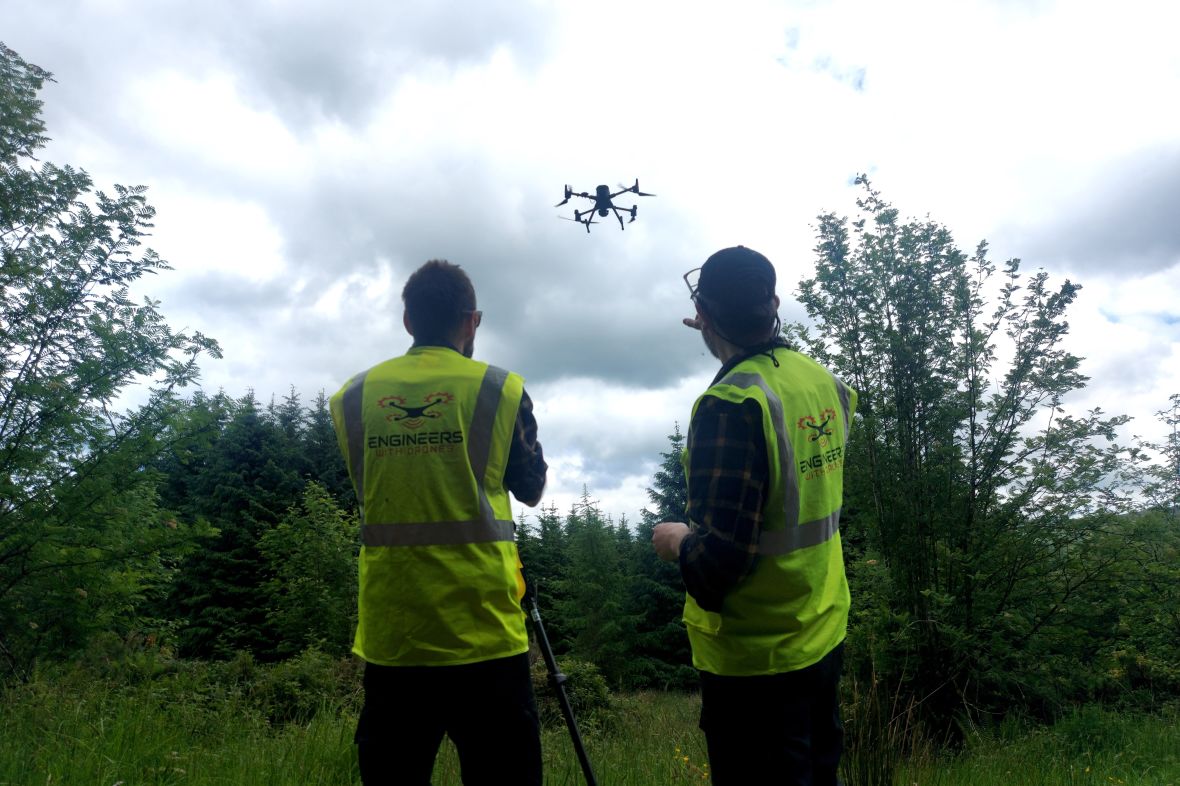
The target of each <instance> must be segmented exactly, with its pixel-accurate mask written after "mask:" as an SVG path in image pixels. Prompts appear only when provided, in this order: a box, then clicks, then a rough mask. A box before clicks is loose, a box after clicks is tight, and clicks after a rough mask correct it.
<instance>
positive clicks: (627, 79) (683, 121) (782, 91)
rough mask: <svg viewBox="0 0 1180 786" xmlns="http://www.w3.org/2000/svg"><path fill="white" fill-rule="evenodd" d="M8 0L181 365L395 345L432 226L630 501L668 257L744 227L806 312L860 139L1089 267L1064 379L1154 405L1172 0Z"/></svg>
mask: <svg viewBox="0 0 1180 786" xmlns="http://www.w3.org/2000/svg"><path fill="white" fill-rule="evenodd" d="M0 5H3V6H4V7H3V13H4V18H5V19H6V21H10V20H11V23H10V25H8V26H6V27H8V30H7V31H6V36H8V37H7V38H6V39H5V40H6V43H7V44H8V45H10V46H12V47H13V48H15V49H16V50H17V51H18V52H20V53H21V54H22V55H23V56H24V57H26V58H27V59H29V60H30V61H32V62H35V63H38V64H39V65H42V66H44V67H46V68H48V69H50V70H51V71H54V72H56V73H57V75H58V79H59V80H60V81H59V84H55V85H50V86H48V87H47V88H46V90H45V93H44V97H45V100H46V102H47V103H46V117H47V120H48V122H49V130H50V135H51V136H53V137H54V138H55V139H54V142H53V143H52V145H51V147H50V148H49V150H47V151H46V156H45V158H47V159H48V160H51V161H54V162H57V163H73V164H76V165H80V166H83V167H85V168H86V169H87V170H88V171H90V172H91V174H92V175H93V176H94V178H95V180H96V182H97V183H98V184H99V186H100V187H107V186H109V184H110V183H113V182H120V183H147V184H149V185H150V186H151V187H152V190H151V191H150V192H149V199H150V201H151V202H152V203H153V204H154V205H155V206H156V207H157V208H158V211H159V213H158V217H157V224H158V231H157V234H156V236H155V237H153V238H152V239H151V244H152V245H153V246H154V247H155V248H156V249H157V250H158V251H159V252H160V253H161V255H162V256H164V258H166V259H169V260H171V261H173V262H174V263H175V264H176V267H177V270H176V271H175V272H174V273H171V274H168V275H167V276H164V277H160V278H159V279H158V280H153V281H150V282H147V283H148V284H150V286H151V287H153V288H154V290H153V291H152V292H151V294H154V295H156V296H159V297H161V298H162V299H163V300H164V311H165V313H166V314H167V315H168V316H169V318H170V321H171V322H172V323H174V324H176V325H177V326H189V327H193V328H196V329H200V330H202V331H205V332H207V333H208V334H210V335H212V336H214V337H216V338H218V339H219V340H220V341H221V343H222V346H223V348H224V349H225V351H226V359H225V360H223V361H220V362H209V363H207V364H206V369H205V379H206V383H207V385H209V386H212V387H217V386H224V387H225V388H226V389H227V391H229V392H231V393H233V394H239V393H241V392H242V391H244V389H245V388H246V387H247V386H253V387H254V388H255V389H256V390H257V391H258V394H259V396H260V397H262V398H267V397H269V394H270V393H271V392H275V393H278V394H280V395H281V394H283V393H285V392H286V390H287V386H288V385H290V384H295V385H296V387H297V388H298V389H300V390H301V391H302V392H303V393H304V395H305V397H310V396H312V395H314V393H315V391H317V390H319V389H326V390H328V391H329V392H331V391H332V390H335V389H336V387H338V386H339V384H341V383H342V382H343V381H344V379H346V378H347V377H348V376H349V375H350V374H352V373H354V372H356V371H358V370H360V369H362V368H365V367H368V366H370V365H372V364H373V363H375V362H377V361H379V360H381V359H382V358H384V357H388V356H390V355H393V354H397V353H400V352H401V351H403V350H404V348H405V347H406V346H407V345H408V344H409V339H408V337H407V336H406V335H405V333H404V331H403V330H402V327H401V323H400V314H401V311H400V301H399V295H400V291H401V287H402V285H403V284H404V281H405V278H406V276H408V274H409V272H410V271H412V270H413V269H414V268H415V267H416V266H417V265H418V264H420V263H421V262H422V261H424V260H425V259H427V258H429V257H435V256H442V257H448V258H451V259H452V261H456V262H459V263H461V264H462V265H463V266H464V268H465V269H467V270H468V271H469V272H470V273H471V275H472V277H473V279H474V280H475V282H476V286H477V290H478V292H479V297H480V304H481V306H482V307H484V308H485V310H486V313H487V319H486V325H485V327H484V328H483V329H482V332H481V339H480V343H479V344H478V346H477V354H478V355H480V356H481V357H484V358H486V359H488V360H490V361H491V362H495V363H499V364H502V365H508V366H510V367H512V368H514V369H517V370H519V371H521V372H522V373H524V374H525V376H526V377H527V378H528V379H529V391H530V394H531V395H533V397H534V399H535V400H536V402H537V407H538V418H539V422H540V427H541V439H542V442H543V443H544V445H545V449H546V455H547V457H548V459H549V461H550V464H551V466H552V468H553V476H552V479H551V482H550V497H549V499H552V500H555V501H558V503H559V507H561V508H562V509H563V511H564V510H565V509H568V505H569V504H570V503H572V501H574V500H575V499H576V498H577V497H579V496H580V494H581V489H582V483H583V482H585V483H587V484H588V485H589V487H590V488H589V490H590V493H591V495H592V496H593V497H595V498H598V499H600V500H601V502H602V506H603V509H604V511H605V512H608V513H612V514H614V515H615V516H616V517H617V516H618V515H620V514H623V513H626V514H627V516H628V517H629V518H632V519H634V517H635V516H636V515H637V513H638V509H639V508H640V507H642V506H643V505H644V504H646V495H645V494H644V493H643V488H644V487H645V486H646V485H647V484H648V483H649V482H650V481H649V479H650V473H651V471H653V470H654V466H655V462H656V461H657V460H658V457H659V453H660V452H661V451H663V450H664V449H665V448H666V445H667V440H666V434H667V433H668V432H669V431H670V429H671V427H672V423H673V422H674V421H679V422H680V424H681V427H682V428H686V424H687V418H688V412H689V408H690V407H691V403H692V400H693V398H694V397H695V396H696V395H697V394H698V393H699V392H700V391H701V390H702V389H703V388H704V387H705V385H707V383H708V380H709V378H710V377H711V373H712V369H714V368H715V364H714V363H713V361H712V359H711V358H709V357H705V356H703V350H702V348H701V347H700V342H699V339H697V338H696V337H694V336H691V335H689V334H687V332H686V331H684V329H683V328H682V327H680V326H679V319H680V317H682V316H686V315H687V306H688V303H687V300H686V297H685V293H684V292H683V291H682V290H681V287H682V284H681V282H680V275H681V274H682V273H683V272H684V271H685V270H687V269H688V268H691V267H695V266H697V265H699V264H700V263H701V262H702V261H703V260H704V258H705V257H706V256H707V255H708V254H709V253H711V252H712V251H714V250H716V249H717V248H720V247H723V246H729V245H734V244H737V243H743V244H746V245H749V246H752V247H754V248H757V249H759V250H760V251H763V252H764V253H766V254H767V255H768V256H769V257H770V258H771V259H772V260H773V261H774V262H775V264H776V267H777V269H778V272H779V278H780V286H779V291H780V295H782V296H783V298H784V306H783V312H784V315H785V316H791V315H793V314H798V311H799V309H798V306H797V304H794V303H792V302H791V300H790V299H791V296H792V294H793V293H794V291H795V285H796V283H797V282H798V281H799V280H800V279H802V278H805V277H807V276H808V275H810V272H811V270H812V258H813V253H812V246H813V244H814V238H813V234H812V231H811V229H810V228H809V224H810V223H811V222H812V221H813V219H814V217H815V215H816V214H817V213H819V212H820V211H823V210H833V211H835V212H837V213H839V214H844V215H849V214H852V213H854V212H855V210H856V209H855V204H854V199H855V195H856V192H855V191H854V190H853V189H852V188H851V187H850V186H849V179H850V177H851V176H852V175H853V174H854V173H857V172H869V173H870V174H871V175H872V177H873V182H874V184H875V186H877V187H878V188H880V189H881V190H882V191H883V193H884V196H885V198H886V199H888V200H889V201H891V202H892V203H893V204H895V205H896V206H897V207H898V208H899V210H900V211H901V212H902V213H903V214H905V215H916V216H922V215H925V214H927V213H929V214H930V215H931V217H932V218H933V219H934V220H936V221H939V222H941V223H944V224H946V225H947V226H948V228H949V229H950V230H951V231H952V233H953V234H954V236H955V237H956V239H957V241H958V243H959V245H960V247H962V248H966V249H973V248H974V246H975V244H976V242H977V241H978V240H980V239H983V238H987V239H989V240H991V241H993V257H994V258H996V259H1003V258H1006V257H1008V256H1022V257H1025V259H1026V265H1025V267H1026V269H1031V268H1035V267H1037V266H1041V265H1044V266H1045V267H1046V268H1048V269H1050V271H1051V272H1052V273H1053V278H1054V280H1060V279H1061V278H1064V277H1065V276H1070V277H1072V278H1074V279H1075V280H1078V281H1080V283H1082V284H1083V286H1084V289H1083V290H1082V294H1081V296H1080V297H1079V300H1078V302H1077V304H1076V306H1075V309H1074V310H1073V311H1072V312H1071V315H1070V318H1071V323H1072V325H1073V334H1072V336H1071V339H1070V341H1071V342H1074V343H1071V347H1072V348H1073V349H1074V351H1075V352H1076V353H1077V354H1081V355H1084V356H1085V357H1086V358H1087V360H1086V363H1085V365H1084V366H1083V371H1084V372H1085V373H1087V374H1089V375H1090V376H1091V377H1092V381H1091V383H1090V386H1089V387H1088V388H1087V390H1086V391H1084V392H1083V393H1080V394H1078V395H1077V396H1076V397H1074V398H1072V399H1071V405H1076V406H1089V405H1092V404H1094V405H1096V404H1101V406H1102V407H1103V408H1104V409H1105V410H1107V411H1109V412H1112V413H1113V412H1123V411H1126V412H1131V413H1132V414H1136V415H1137V417H1139V418H1140V420H1139V421H1138V422H1137V425H1139V426H1143V428H1142V430H1143V431H1144V432H1148V431H1149V429H1148V428H1147V425H1149V424H1145V423H1144V418H1143V416H1144V415H1145V414H1149V413H1151V412H1154V411H1155V410H1157V409H1159V408H1161V407H1162V406H1163V403H1164V402H1166V400H1167V395H1168V394H1170V393H1172V392H1176V391H1177V390H1180V380H1178V379H1177V373H1180V372H1178V371H1177V369H1180V336H1178V335H1177V323H1176V322H1175V321H1169V320H1171V319H1173V318H1174V317H1175V316H1176V310H1175V306H1174V305H1172V304H1174V303H1176V302H1180V299H1178V298H1177V295H1180V293H1178V292H1177V291H1176V288H1177V284H1176V281H1177V278H1178V276H1177V267H1176V265H1177V263H1178V262H1180V259H1176V258H1175V251H1176V247H1175V237H1176V235H1175V230H1174V228H1172V227H1171V226H1165V224H1166V223H1167V219H1168V217H1169V216H1174V215H1175V214H1176V213H1177V212H1178V211H1180V205H1176V204H1175V193H1176V192H1175V190H1174V189H1171V190H1169V188H1168V187H1169V186H1170V184H1171V183H1172V182H1173V180H1172V178H1171V176H1170V174H1169V173H1171V172H1172V171H1173V170H1172V169H1171V168H1168V167H1167V166H1165V167H1162V169H1161V172H1160V174H1159V176H1158V177H1156V178H1154V179H1153V178H1152V177H1151V172H1152V170H1153V167H1155V168H1160V166H1161V165H1157V164H1156V163H1153V162H1158V161H1165V162H1167V161H1174V160H1176V159H1175V151H1176V140H1177V139H1180V112H1177V110H1176V109H1175V107H1174V104H1175V101H1174V100H1172V96H1174V95H1175V94H1177V92H1180V49H1177V47H1175V46H1174V44H1173V41H1172V38H1173V36H1174V31H1175V30H1176V29H1177V26H1178V25H1177V22H1180V10H1177V8H1176V7H1173V6H1172V5H1169V4H1165V3H1159V2H1154V0H1128V2H1125V3H1121V4H1118V5H1111V4H1109V3H1098V2H1096V1H1095V0H1060V1H1059V2H1048V1H1046V2H1031V3H1026V2H1017V3H1013V2H997V1H995V0H965V1H964V2H956V3H945V2H939V1H938V0H912V1H911V2H901V3H888V4H883V3H877V2H868V0H833V2H797V3H781V2H770V1H769V0H766V1H763V0H754V1H753V2H748V3H738V4H732V3H731V4H718V3H712V4H705V3H685V2H671V0H653V2H644V3H628V2H624V1H623V0H602V2H597V3H574V4H568V3H554V2H536V3H524V4H522V3H515V2H491V1H489V2H487V3H481V4H478V6H473V5H470V4H457V3H442V4H430V3H425V2H410V3H404V4H401V5H399V6H397V8H394V7H393V6H389V5H387V4H380V3H370V2H349V3H345V4H344V5H343V6H333V7H330V8H329V7H327V6H322V5H316V4H311V3H295V4H280V5H275V4H271V3H265V2H242V3H239V2H228V1H219V0H213V1H211V2H209V3H205V4H201V5H200V6H199V7H198V6H193V5H191V4H184V3H180V2H162V3H158V4H155V5H152V6H151V7H150V8H148V7H145V6H139V5H135V4H125V3H118V2H114V3H74V4H73V5H70V4H59V3H36V4H34V3H23V4H15V3H5V2H4V0H0ZM95 40H102V41H104V42H105V46H103V47H96V46H95V45H94V41H95ZM1169 166H1170V165H1169ZM1164 170H1166V171H1164ZM635 178H639V180H640V183H641V185H642V187H643V188H644V190H649V191H653V192H655V193H656V194H658V196H657V197H655V198H651V199H645V200H642V201H641V202H640V203H639V204H640V210H639V219H638V221H637V222H636V223H635V224H631V225H628V226H627V229H626V231H624V232H620V231H619V230H618V227H617V225H612V224H611V223H609V222H603V223H601V224H598V225H596V226H595V227H594V231H593V232H592V233H590V234H589V235H588V234H587V233H585V231H584V230H583V229H582V227H580V226H577V225H575V224H572V223H570V222H563V221H559V220H557V215H559V214H562V213H564V214H565V215H572V210H569V208H571V207H572V205H570V206H567V207H565V208H561V209H556V208H553V207H552V205H553V204H554V203H555V202H557V201H558V200H559V199H560V197H561V188H562V185H563V184H565V183H569V184H570V185H572V186H574V187H575V188H576V189H578V190H583V189H585V190H591V189H593V188H594V186H595V185H597V184H599V183H607V184H609V185H614V184H616V183H619V182H625V183H630V182H632V181H633V180H634V179H635ZM1157 184H1163V185H1159V186H1158V187H1157ZM1168 200H1171V202H1172V204H1173V205H1174V208H1173V209H1169V207H1168ZM1120 228H1121V230H1122V231H1117V230H1119V229H1120ZM1169 232H1170V233H1171V234H1169ZM1169 254H1171V255H1172V256H1169ZM1112 260H1113V261H1112ZM1147 419H1148V420H1149V419H1150V418H1147Z"/></svg>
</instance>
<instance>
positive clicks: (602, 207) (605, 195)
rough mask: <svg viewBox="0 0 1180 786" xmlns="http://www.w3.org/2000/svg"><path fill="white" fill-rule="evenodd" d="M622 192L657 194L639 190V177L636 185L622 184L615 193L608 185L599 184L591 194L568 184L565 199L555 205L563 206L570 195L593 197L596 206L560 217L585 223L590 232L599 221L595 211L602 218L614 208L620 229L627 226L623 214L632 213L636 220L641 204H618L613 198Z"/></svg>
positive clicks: (643, 194)
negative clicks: (595, 217)
mask: <svg viewBox="0 0 1180 786" xmlns="http://www.w3.org/2000/svg"><path fill="white" fill-rule="evenodd" d="M620 194H635V195H636V196H655V194H645V193H644V192H642V191H640V190H639V179H638V178H636V179H635V185H633V186H623V185H620V186H619V190H618V191H616V192H614V193H613V194H612V193H611V190H610V188H609V187H607V186H598V187H597V188H596V189H594V193H593V194H590V193H589V192H588V191H574V190H573V189H572V188H570V187H569V186H566V187H565V199H563V200H561V201H560V202H558V203H557V204H556V205H554V207H561V206H562V205H564V204H565V203H566V202H569V201H570V197H575V196H578V197H583V198H584V199H593V200H594V207H592V208H590V209H589V210H576V209H575V210H574V217H573V218H569V217H568V216H558V218H564V219H565V220H566V221H577V222H578V223H580V224H585V225H586V231H587V232H589V231H590V225H591V224H597V223H598V222H597V221H595V220H594V214H595V213H597V214H598V215H599V216H601V217H602V218H606V217H607V216H609V215H610V214H611V211H612V210H613V211H614V213H615V218H617V219H619V229H624V228H625V227H624V226H623V214H624V213H629V214H630V215H631V221H634V220H635V213H636V212H637V211H638V210H639V206H638V205H631V207H627V206H626V205H622V206H620V205H616V204H615V203H614V202H613V201H612V200H614V198H615V197H617V196H619V195H620ZM631 221H628V222H627V223H628V224H630V223H631Z"/></svg>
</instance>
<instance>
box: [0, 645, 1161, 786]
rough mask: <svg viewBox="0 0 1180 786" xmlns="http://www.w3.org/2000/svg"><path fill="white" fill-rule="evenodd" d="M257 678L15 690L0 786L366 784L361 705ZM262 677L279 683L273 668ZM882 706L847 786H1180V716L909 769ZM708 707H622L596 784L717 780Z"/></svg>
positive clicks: (562, 750)
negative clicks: (314, 700)
mask: <svg viewBox="0 0 1180 786" xmlns="http://www.w3.org/2000/svg"><path fill="white" fill-rule="evenodd" d="M251 668H253V669H254V670H253V671H251ZM306 668H311V667H306ZM235 669H236V670H235ZM243 674H245V677H243V676H242V675H243ZM235 675H236V676H235ZM261 675H262V670H261V668H260V667H258V668H254V667H249V668H247V667H246V666H243V665H242V664H238V665H237V666H236V667H233V666H230V667H226V668H223V669H221V670H217V669H212V670H209V669H195V670H186V669H183V668H177V669H175V670H172V671H169V672H167V673H163V674H153V675H146V676H145V675H141V677H140V678H137V679H134V680H126V679H123V680H120V679H107V678H103V677H96V676H94V675H92V674H86V673H82V672H77V673H67V674H59V675H55V676H52V677H46V676H42V677H38V678H36V679H34V680H33V681H32V682H30V683H28V684H24V685H20V686H15V687H10V688H8V689H7V690H6V691H4V693H3V694H0V701H2V703H0V786H17V785H18V784H19V786H54V785H55V784H71V785H72V784H95V785H96V786H116V784H119V785H120V786H132V785H133V784H135V785H137V786H138V785H139V784H148V785H154V784H169V785H179V784H194V785H204V784H209V785H210V786H211V785H212V784H218V785H219V786H252V785H253V784H259V785H260V786H261V785H262V784H266V785H267V786H279V785H281V784H313V785H314V784H325V785H327V784H334V785H335V784H356V783H359V777H358V774H357V769H356V764H355V760H356V755H355V750H354V748H353V745H352V731H353V728H354V726H355V722H356V703H355V698H354V697H352V696H350V695H341V694H337V695H336V696H335V697H334V698H331V699H329V700H325V701H324V702H323V703H322V704H321V705H320V706H319V707H317V708H315V711H314V712H307V711H306V706H305V704H299V703H298V701H296V699H299V695H298V690H296V688H297V684H298V680H297V679H295V677H293V676H291V675H290V674H288V675H287V676H286V677H284V680H286V682H285V683H284V684H287V685H288V688H287V689H286V690H287V693H282V691H278V690H277V689H275V688H274V686H273V685H271V687H269V688H267V690H265V691H264V690H260V689H258V687H257V686H258V685H260V684H261V683H262V681H263V677H262V676H261ZM246 677H249V680H246ZM265 677H266V679H272V676H271V673H270V672H269V671H266V672H265ZM251 680H252V681H251ZM272 681H273V680H272ZM268 684H270V683H268ZM291 686H295V687H291ZM280 694H281V695H285V696H287V697H288V698H287V699H284V701H285V702H287V703H286V704H282V703H279V704H276V701H278V700H276V699H275V698H274V697H275V696H276V695H280ZM292 696H294V697H295V698H291V697H292ZM305 699H306V697H303V698H302V699H299V701H304V702H305ZM283 707H296V708H298V707H304V710H300V711H298V712H284V711H282V710H283ZM854 709H855V708H854ZM887 709H888V712H886V713H884V714H882V715H880V716H879V719H880V720H881V721H883V723H884V725H883V726H882V725H881V723H880V722H878V721H871V722H863V721H864V720H865V719H866V718H869V717H870V716H865V715H860V716H858V715H856V713H855V712H850V713H849V716H850V717H849V721H850V723H849V742H850V745H851V746H852V750H850V751H849V754H848V756H846V759H845V765H846V778H847V779H848V781H849V786H861V784H863V783H865V782H866V781H865V778H870V779H871V780H869V781H868V782H872V783H889V784H902V785H903V786H912V784H919V786H960V784H962V785H963V786H966V785H967V784H970V785H971V786H992V785H993V784H995V785H996V786H999V784H1003V785H1004V786H1012V785H1013V784H1017V785H1021V784H1034V785H1035V786H1041V785H1043V786H1056V784H1070V786H1074V785H1075V784H1086V785H1087V786H1091V785H1092V786H1098V785H1099V784H1101V786H1122V784H1127V785H1128V786H1129V785H1131V784H1136V785H1137V784H1145V785H1146V786H1180V731H1178V729H1180V712H1178V711H1177V710H1175V709H1173V710H1172V711H1170V712H1168V713H1165V714H1162V715H1156V716H1128V715H1125V714H1118V713H1114V712H1110V711H1106V710H1102V709H1097V708H1090V709H1085V710H1082V711H1079V712H1078V713H1076V714H1074V715H1072V716H1070V717H1068V718H1066V719H1065V720H1063V721H1062V722H1061V723H1059V724H1057V725H1056V726H1054V727H1051V728H1032V729H1029V728H1023V727H1020V726H1018V725H1015V724H1009V725H1007V726H1001V727H999V728H997V729H992V730H981V729H972V730H969V731H968V741H969V744H968V746H967V748H966V750H964V751H963V752H961V753H959V754H957V755H955V756H938V755H936V754H935V753H934V752H933V750H932V749H931V748H929V747H921V746H919V747H917V748H914V747H913V746H912V745H911V746H910V749H909V751H908V755H907V756H904V757H902V756H895V755H892V754H890V753H889V748H888V746H880V745H876V746H867V747H866V744H865V743H866V742H868V741H872V740H870V739H869V738H870V737H871V736H872V735H874V734H877V735H886V737H885V739H888V736H887V735H889V734H900V733H901V731H903V730H904V728H905V726H904V724H905V723H906V722H907V721H906V720H905V712H903V711H901V710H903V709H904V708H887ZM698 710H699V705H698V701H697V699H696V697H694V696H686V695H681V694H672V693H640V694H634V695H628V696H621V697H616V700H615V704H614V708H613V711H612V713H611V715H612V717H611V719H610V722H608V723H600V722H589V723H587V724H586V725H587V732H586V735H585V740H586V747H587V749H588V751H589V754H590V758H591V761H592V762H593V763H594V767H595V771H596V774H597V776H598V780H599V783H601V784H603V786H646V785H647V784H653V785H657V786H663V785H664V784H688V783H707V782H708V775H707V772H708V766H707V761H706V755H705V746H704V739H703V737H702V735H701V733H700V732H699V730H698V729H697V727H696V722H697V714H698ZM284 718H285V719H284ZM858 719H859V720H858ZM858 723H859V724H860V725H857V724H858ZM890 723H892V724H893V729H894V730H893V731H892V732H891V731H890V728H889V725H890ZM857 735H861V737H860V738H859V739H860V741H859V742H857V740H858V737H857ZM543 745H544V757H545V773H546V781H545V782H546V783H547V784H551V785H556V784H570V785H571V786H573V785H574V784H580V783H582V776H581V771H580V769H579V767H578V764H577V759H576V757H575V756H574V753H573V749H572V746H571V744H570V740H569V737H568V735H567V733H566V731H565V728H564V726H562V725H560V724H554V725H551V726H550V727H549V728H546V729H545V731H544V736H543ZM870 750H871V751H873V752H872V753H871V755H874V756H877V755H879V756H885V757H886V758H884V759H878V760H877V761H878V764H877V765H874V764H873V762H872V760H871V759H869V760H859V761H858V760H857V756H858V755H860V754H859V753H858V751H860V752H861V753H863V752H864V751H870ZM880 762H884V764H883V765H882V764H880ZM875 767H881V769H880V770H877V769H874V768H875ZM458 773H459V767H458V758H457V756H456V755H455V753H454V751H453V749H452V748H451V747H450V745H449V743H446V744H444V748H443V750H442V752H441V753H440V756H439V759H438V763H437V766H436V771H435V780H434V783H435V784H438V786H455V785H457V784H459V782H460V781H459V774H458Z"/></svg>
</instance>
